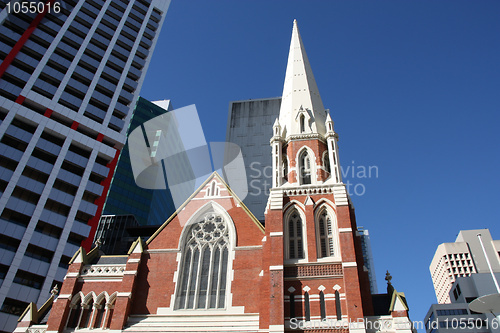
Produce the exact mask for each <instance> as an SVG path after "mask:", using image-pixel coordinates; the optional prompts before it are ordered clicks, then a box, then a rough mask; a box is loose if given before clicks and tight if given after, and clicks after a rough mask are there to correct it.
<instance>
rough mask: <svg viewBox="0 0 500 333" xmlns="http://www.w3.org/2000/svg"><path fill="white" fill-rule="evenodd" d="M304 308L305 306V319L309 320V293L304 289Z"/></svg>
mask: <svg viewBox="0 0 500 333" xmlns="http://www.w3.org/2000/svg"><path fill="white" fill-rule="evenodd" d="M304 308H305V319H306V321H310V320H311V307H310V304H309V293H308V292H307V291H306V293H305V294H304Z"/></svg>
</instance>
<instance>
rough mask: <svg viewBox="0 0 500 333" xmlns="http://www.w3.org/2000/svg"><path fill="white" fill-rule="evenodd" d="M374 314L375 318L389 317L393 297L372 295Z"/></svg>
mask: <svg viewBox="0 0 500 333" xmlns="http://www.w3.org/2000/svg"><path fill="white" fill-rule="evenodd" d="M372 300H373V314H374V315H375V316H381V315H388V314H389V307H390V306H391V297H390V296H389V294H376V295H372Z"/></svg>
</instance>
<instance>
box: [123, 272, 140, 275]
mask: <svg viewBox="0 0 500 333" xmlns="http://www.w3.org/2000/svg"><path fill="white" fill-rule="evenodd" d="M123 274H124V275H137V271H125V272H123Z"/></svg>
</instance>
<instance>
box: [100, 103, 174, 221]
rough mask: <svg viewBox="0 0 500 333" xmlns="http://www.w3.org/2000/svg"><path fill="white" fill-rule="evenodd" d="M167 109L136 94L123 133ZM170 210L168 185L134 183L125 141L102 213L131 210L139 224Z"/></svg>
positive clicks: (158, 218)
mask: <svg viewBox="0 0 500 333" xmlns="http://www.w3.org/2000/svg"><path fill="white" fill-rule="evenodd" d="M171 110H172V108H171V107H170V104H169V108H168V109H167V110H166V109H163V108H161V107H159V106H157V105H155V104H153V103H151V102H149V101H148V100H146V99H144V98H142V97H139V99H138V100H137V104H136V107H135V110H134V114H133V116H132V120H131V122H130V126H129V128H128V132H127V133H128V134H129V133H131V132H132V131H133V130H134V129H136V128H137V127H138V126H141V125H142V124H143V123H145V122H146V121H148V120H151V119H153V118H155V117H157V116H160V115H162V114H164V113H166V112H168V111H171ZM174 211H175V206H174V203H173V200H172V196H171V194H170V190H169V189H166V190H148V189H144V188H141V187H139V186H137V185H136V183H135V180H134V175H133V172H132V166H131V164H130V153H129V145H128V143H127V144H126V145H125V146H124V147H123V150H122V151H121V154H120V157H119V159H118V164H117V166H116V171H115V174H114V176H113V180H112V181H111V187H110V189H109V192H108V197H107V198H106V203H105V204H104V209H103V215H127V214H132V215H134V216H135V218H136V219H137V221H138V222H139V224H141V225H158V224H162V223H163V222H165V220H167V219H168V218H169V217H170V215H172V213H173V212H174Z"/></svg>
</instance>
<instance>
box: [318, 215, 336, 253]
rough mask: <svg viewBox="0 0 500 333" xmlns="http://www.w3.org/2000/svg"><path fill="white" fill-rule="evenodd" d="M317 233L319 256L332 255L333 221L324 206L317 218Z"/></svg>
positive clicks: (333, 247)
mask: <svg viewBox="0 0 500 333" xmlns="http://www.w3.org/2000/svg"><path fill="white" fill-rule="evenodd" d="M318 229H319V230H318V231H319V232H318V234H319V254H318V257H319V258H324V257H334V256H336V255H337V253H335V240H334V231H333V221H332V218H331V216H330V214H328V211H327V210H326V208H324V209H323V210H322V211H321V213H320V214H319V219H318Z"/></svg>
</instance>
